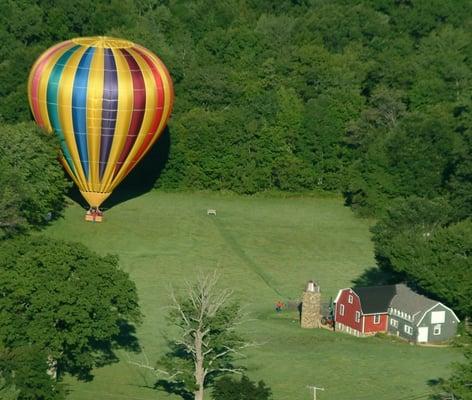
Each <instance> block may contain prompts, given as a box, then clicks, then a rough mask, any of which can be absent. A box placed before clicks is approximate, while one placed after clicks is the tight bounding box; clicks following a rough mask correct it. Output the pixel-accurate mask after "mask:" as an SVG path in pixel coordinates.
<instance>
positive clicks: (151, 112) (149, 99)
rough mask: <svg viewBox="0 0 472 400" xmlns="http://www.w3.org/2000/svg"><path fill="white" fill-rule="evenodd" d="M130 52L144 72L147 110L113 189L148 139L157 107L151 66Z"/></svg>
mask: <svg viewBox="0 0 472 400" xmlns="http://www.w3.org/2000/svg"><path fill="white" fill-rule="evenodd" d="M127 50H128V52H129V53H130V54H131V55H132V56H133V58H134V59H135V61H136V62H137V64H138V65H139V69H140V70H141V72H142V74H143V79H144V87H145V93H146V110H145V112H144V116H143V122H142V124H141V127H140V129H139V132H138V136H137V137H136V141H135V142H134V144H133V147H132V148H131V151H130V152H129V154H128V156H127V157H126V159H125V161H124V163H123V165H122V167H121V169H120V172H119V173H118V174H117V175H116V176H115V178H114V179H113V182H112V183H111V190H113V189H114V188H115V187H116V186H117V185H118V184H119V183H120V182H121V181H122V180H123V179H124V177H125V176H126V175H127V172H129V171H128V166H129V165H130V163H131V162H132V161H133V159H134V157H135V155H136V153H137V152H138V151H139V149H140V148H141V145H142V144H143V142H144V140H145V139H146V135H147V134H148V133H149V130H150V128H151V125H152V121H153V119H154V116H155V113H156V107H157V91H156V84H155V81H154V75H153V74H152V71H151V68H150V67H149V65H148V64H147V62H146V61H145V60H144V59H143V58H142V57H141V56H140V55H139V53H137V52H136V51H133V49H127Z"/></svg>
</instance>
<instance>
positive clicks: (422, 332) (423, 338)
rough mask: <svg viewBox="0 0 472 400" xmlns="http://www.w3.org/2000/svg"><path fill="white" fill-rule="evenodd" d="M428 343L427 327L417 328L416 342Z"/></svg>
mask: <svg viewBox="0 0 472 400" xmlns="http://www.w3.org/2000/svg"><path fill="white" fill-rule="evenodd" d="M427 341H428V327H427V326H422V327H421V328H418V342H423V343H424V342H427Z"/></svg>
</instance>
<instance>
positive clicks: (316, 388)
mask: <svg viewBox="0 0 472 400" xmlns="http://www.w3.org/2000/svg"><path fill="white" fill-rule="evenodd" d="M307 388H308V389H310V390H313V400H316V392H317V391H318V390H321V391H324V388H321V387H316V386H307Z"/></svg>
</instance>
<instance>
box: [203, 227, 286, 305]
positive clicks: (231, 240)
mask: <svg viewBox="0 0 472 400" xmlns="http://www.w3.org/2000/svg"><path fill="white" fill-rule="evenodd" d="M212 220H213V222H214V223H215V226H216V227H217V229H218V231H219V232H220V235H221V237H222V238H223V239H224V241H225V242H226V244H227V245H228V246H229V247H230V248H231V250H232V251H233V253H234V254H236V255H237V256H238V257H239V258H240V260H241V261H242V262H243V263H244V264H245V265H246V266H248V267H249V268H250V269H251V270H252V271H253V272H254V273H255V274H256V275H258V276H259V278H261V279H262V281H263V282H264V283H265V284H266V285H267V287H268V288H269V289H271V290H272V291H274V293H275V294H277V295H278V296H280V297H284V298H285V296H284V295H283V294H282V293H281V292H280V290H278V289H277V288H276V287H275V286H274V285H273V284H272V283H271V279H270V278H269V277H268V276H267V275H266V274H264V272H263V271H262V269H261V268H260V267H259V266H258V265H257V264H256V263H255V262H254V261H253V260H252V259H251V258H250V257H249V256H248V255H247V254H246V252H245V251H244V250H243V249H242V247H241V246H240V245H239V243H238V241H237V240H236V239H235V237H234V235H233V234H232V233H231V232H230V231H229V230H228V229H227V228H226V227H225V226H224V225H223V223H222V221H221V220H220V219H217V218H212Z"/></svg>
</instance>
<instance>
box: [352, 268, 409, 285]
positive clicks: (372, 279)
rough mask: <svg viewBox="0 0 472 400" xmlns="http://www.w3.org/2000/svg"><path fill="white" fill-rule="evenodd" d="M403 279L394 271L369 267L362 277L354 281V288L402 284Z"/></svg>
mask: <svg viewBox="0 0 472 400" xmlns="http://www.w3.org/2000/svg"><path fill="white" fill-rule="evenodd" d="M401 281H402V279H401V277H400V276H399V275H398V274H396V273H395V272H393V271H389V270H387V269H384V268H381V267H378V266H373V267H368V268H367V269H366V270H365V271H364V272H363V273H362V274H361V275H360V276H358V277H357V278H355V279H353V280H352V281H351V283H352V284H353V286H354V287H365V286H381V285H393V284H396V283H398V282H401Z"/></svg>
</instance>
